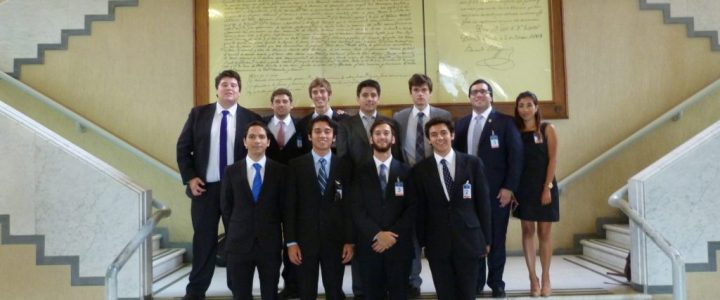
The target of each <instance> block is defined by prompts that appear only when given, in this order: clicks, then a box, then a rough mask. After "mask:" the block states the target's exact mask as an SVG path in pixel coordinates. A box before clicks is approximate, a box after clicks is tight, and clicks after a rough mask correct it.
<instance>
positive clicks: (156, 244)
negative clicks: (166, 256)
mask: <svg viewBox="0 0 720 300" xmlns="http://www.w3.org/2000/svg"><path fill="white" fill-rule="evenodd" d="M161 239H162V235H161V234H154V235H153V236H152V251H153V255H154V254H155V252H157V251H158V250H160V240H161Z"/></svg>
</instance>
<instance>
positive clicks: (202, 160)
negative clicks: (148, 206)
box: [177, 103, 260, 191]
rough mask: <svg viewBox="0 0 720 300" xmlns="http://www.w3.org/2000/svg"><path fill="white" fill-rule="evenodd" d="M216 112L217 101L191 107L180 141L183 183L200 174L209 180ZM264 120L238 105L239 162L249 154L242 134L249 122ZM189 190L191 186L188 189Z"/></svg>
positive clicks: (179, 162) (237, 153) (236, 137)
mask: <svg viewBox="0 0 720 300" xmlns="http://www.w3.org/2000/svg"><path fill="white" fill-rule="evenodd" d="M214 114H215V103H211V104H207V105H203V106H198V107H195V108H193V109H192V110H190V115H189V116H188V119H187V121H186V122H185V126H183V129H182V132H180V137H179V138H178V142H177V162H178V168H179V169H180V176H181V177H182V181H183V183H187V182H188V181H189V180H190V179H193V178H195V177H200V179H202V181H203V182H207V180H206V178H205V177H206V175H207V168H208V159H209V157H210V128H211V127H212V121H213V116H214ZM258 120H260V116H259V115H258V114H256V113H254V112H252V111H250V110H247V109H245V108H243V107H242V106H240V105H238V108H237V113H236V118H235V121H236V125H235V145H234V153H233V155H234V157H235V161H240V160H242V159H243V158H245V155H247V149H245V146H244V145H243V142H242V136H243V133H244V132H245V128H246V127H247V124H248V123H250V122H251V121H258ZM188 191H189V189H188Z"/></svg>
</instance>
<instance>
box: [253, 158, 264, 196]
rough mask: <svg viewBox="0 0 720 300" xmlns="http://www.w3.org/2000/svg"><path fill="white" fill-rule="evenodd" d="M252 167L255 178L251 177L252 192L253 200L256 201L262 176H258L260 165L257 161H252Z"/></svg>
mask: <svg viewBox="0 0 720 300" xmlns="http://www.w3.org/2000/svg"><path fill="white" fill-rule="evenodd" d="M253 168H255V178H253V184H252V194H253V201H254V202H255V203H257V202H258V199H259V198H260V189H261V188H262V176H260V168H261V166H260V164H259V163H254V164H253Z"/></svg>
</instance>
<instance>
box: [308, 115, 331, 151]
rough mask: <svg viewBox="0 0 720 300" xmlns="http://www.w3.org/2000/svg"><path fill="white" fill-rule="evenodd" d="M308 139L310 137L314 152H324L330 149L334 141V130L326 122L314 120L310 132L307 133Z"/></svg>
mask: <svg viewBox="0 0 720 300" xmlns="http://www.w3.org/2000/svg"><path fill="white" fill-rule="evenodd" d="M308 139H310V142H311V143H312V147H313V150H314V151H315V152H316V153H319V154H324V153H327V151H330V147H332V144H333V142H334V141H335V131H334V130H333V128H332V127H330V124H328V123H327V122H323V121H319V122H315V123H314V124H313V126H312V130H311V131H310V134H308Z"/></svg>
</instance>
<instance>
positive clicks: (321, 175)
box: [318, 158, 327, 195]
mask: <svg viewBox="0 0 720 300" xmlns="http://www.w3.org/2000/svg"><path fill="white" fill-rule="evenodd" d="M318 161H319V162H320V171H318V183H319V184H320V194H321V195H325V188H327V171H326V170H325V164H326V163H327V161H326V160H325V158H320V159H319V160H318Z"/></svg>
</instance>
